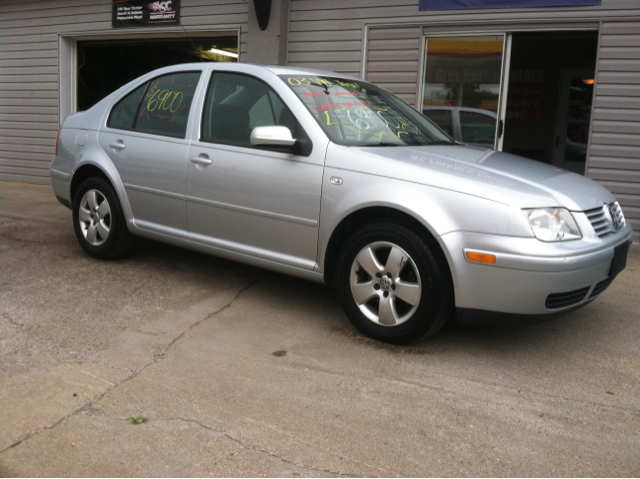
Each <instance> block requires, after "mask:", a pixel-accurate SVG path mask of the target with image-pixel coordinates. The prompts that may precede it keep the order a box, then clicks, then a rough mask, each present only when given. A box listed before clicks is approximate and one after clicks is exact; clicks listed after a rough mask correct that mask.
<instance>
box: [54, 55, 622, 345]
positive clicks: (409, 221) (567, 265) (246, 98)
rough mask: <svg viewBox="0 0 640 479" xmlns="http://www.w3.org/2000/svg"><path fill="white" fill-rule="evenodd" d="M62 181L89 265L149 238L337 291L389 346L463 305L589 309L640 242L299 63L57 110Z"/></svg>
mask: <svg viewBox="0 0 640 479" xmlns="http://www.w3.org/2000/svg"><path fill="white" fill-rule="evenodd" d="M51 179H52V185H53V189H54V192H55V195H56V196H57V197H58V199H59V200H60V202H62V203H63V204H65V205H66V206H68V207H69V208H71V209H72V211H73V225H74V228H75V232H76V235H77V238H78V241H79V242H80V244H81V245H82V247H83V248H84V250H85V251H86V252H87V253H88V254H89V255H91V256H93V257H95V258H100V259H111V258H116V257H119V256H121V255H123V254H125V253H126V252H127V250H128V248H129V246H130V244H131V240H132V236H141V237H146V238H151V239H154V240H158V241H164V242H167V243H171V244H175V245H180V246H184V247H187V248H191V249H195V250H198V251H202V252H205V253H210V254H214V255H218V256H221V257H224V258H229V259H233V260H237V261H243V262H246V263H249V264H252V265H255V266H259V267H263V268H268V269H271V270H275V271H279V272H282V273H287V274H291V275H295V276H298V277H301V278H305V279H309V280H313V281H318V282H325V283H327V284H329V285H331V286H333V287H335V289H336V291H337V293H338V295H339V297H340V299H341V301H342V303H343V305H344V309H345V312H346V314H347V316H348V318H349V319H350V320H351V322H352V323H353V324H354V326H355V327H356V328H357V329H358V330H360V331H361V332H362V333H364V334H366V335H368V336H370V337H372V338H375V339H378V340H381V341H386V342H391V343H406V342H410V341H413V340H416V339H418V338H420V337H422V336H425V335H431V334H434V333H435V332H437V331H438V330H439V329H440V327H441V326H442V325H443V324H444V322H445V321H446V320H447V319H448V318H449V317H450V316H452V314H453V312H454V311H455V313H456V318H457V320H458V321H459V322H462V323H465V324H470V323H501V322H523V321H527V320H532V319H533V320H539V319H541V318H542V319H545V318H548V317H551V316H552V315H554V314H556V313H561V312H566V311H569V310H571V309H574V308H577V307H579V306H583V305H585V304H586V303H588V302H590V301H591V300H593V299H594V298H595V297H596V296H597V295H598V294H600V293H601V292H602V291H604V289H605V288H606V287H607V286H609V284H610V283H611V281H612V280H613V279H614V278H615V276H616V275H617V274H618V273H619V272H620V271H621V270H622V269H623V268H624V267H625V262H626V256H627V251H628V249H629V245H630V243H631V240H632V231H631V227H630V226H629V225H628V224H627V223H626V222H625V219H624V216H623V214H622V210H621V209H620V206H619V204H618V203H617V202H616V199H615V198H614V197H613V195H611V193H610V192H609V191H607V190H606V189H605V188H603V187H602V186H600V185H599V184H597V183H595V182H593V181H591V180H589V179H587V178H585V177H582V176H579V175H576V174H573V173H570V172H568V171H566V170H562V169H559V168H555V167H553V166H550V165H546V164H542V163H538V162H535V161H531V160H527V159H524V158H520V157H517V156H513V155H509V154H505V153H500V152H496V151H493V150H489V149H485V148H480V147H472V146H465V145H461V144H459V143H456V142H455V141H454V140H452V139H451V138H450V137H448V136H447V135H446V134H445V133H443V132H442V131H441V130H440V129H439V128H438V127H437V126H435V125H434V124H433V123H431V122H430V121H429V120H427V119H426V118H425V117H424V116H422V115H421V114H419V113H418V112H416V111H415V110H414V109H413V108H411V107H410V106H409V105H407V104H406V103H404V102H403V101H402V100H400V99H398V98H397V97H395V96H393V95H392V94H390V93H389V92H387V91H385V90H384V89H382V88H379V87H377V86H375V85H372V84H370V83H367V82H365V81H361V80H359V79H357V78H351V77H345V76H342V75H339V74H336V73H330V72H323V71H314V70H306V69H298V68H289V67H276V66H273V67H271V66H256V65H247V64H222V63H211V64H187V65H179V66H174V67H167V68H164V69H160V70H156V71H154V72H151V73H148V74H146V75H144V76H142V77H140V78H139V79H137V80H134V81H132V82H131V83H129V84H127V85H125V86H124V87H122V88H120V89H119V90H118V91H116V92H114V93H113V94H111V95H109V96H108V97H106V98H105V99H104V100H102V101H100V102H99V103H98V104H96V105H95V106H94V107H92V108H91V109H89V110H88V111H85V112H82V113H77V114H75V115H72V116H70V117H68V118H67V119H66V120H65V121H64V123H63V125H62V128H61V129H60V132H59V134H58V142H57V147H56V155H55V157H54V159H53V162H52V164H51Z"/></svg>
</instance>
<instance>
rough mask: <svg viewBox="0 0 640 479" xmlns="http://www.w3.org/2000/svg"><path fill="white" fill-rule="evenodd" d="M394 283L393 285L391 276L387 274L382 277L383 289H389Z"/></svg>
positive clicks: (381, 287)
mask: <svg viewBox="0 0 640 479" xmlns="http://www.w3.org/2000/svg"><path fill="white" fill-rule="evenodd" d="M392 285H393V281H391V278H388V277H386V276H383V277H382V278H380V289H381V290H382V291H389V290H390V289H391V286H392Z"/></svg>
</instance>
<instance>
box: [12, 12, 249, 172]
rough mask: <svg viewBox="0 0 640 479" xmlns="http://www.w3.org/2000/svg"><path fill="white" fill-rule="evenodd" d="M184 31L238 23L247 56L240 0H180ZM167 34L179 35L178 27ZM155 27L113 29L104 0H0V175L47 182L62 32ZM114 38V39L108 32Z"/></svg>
mask: <svg viewBox="0 0 640 479" xmlns="http://www.w3.org/2000/svg"><path fill="white" fill-rule="evenodd" d="M180 16H181V23H182V25H183V26H184V27H185V29H187V30H188V31H194V32H203V31H207V30H209V31H216V30H222V29H229V28H230V27H232V28H238V29H239V31H240V61H243V60H244V57H246V55H247V32H248V23H249V1H248V0H215V2H213V1H211V0H184V1H183V2H182V8H181V12H180ZM172 30H174V31H175V33H174V35H176V36H182V37H184V35H185V34H184V31H183V30H182V29H181V28H176V27H173V28H172ZM154 31H155V32H156V33H157V32H158V30H157V29H155V28H144V29H135V30H133V29H113V28H112V26H111V1H110V0H102V1H101V2H96V1H95V0H2V1H1V2H0V179H2V180H7V181H23V182H28V183H39V184H49V170H48V169H49V164H50V163H51V159H52V158H53V155H54V152H55V143H56V135H57V133H58V127H59V124H60V120H61V119H60V98H59V72H60V65H59V64H58V58H59V54H58V48H59V36H60V35H66V34H78V35H80V36H81V35H94V34H99V33H104V34H113V33H117V34H138V33H144V34H153V32H154ZM114 39H115V37H114Z"/></svg>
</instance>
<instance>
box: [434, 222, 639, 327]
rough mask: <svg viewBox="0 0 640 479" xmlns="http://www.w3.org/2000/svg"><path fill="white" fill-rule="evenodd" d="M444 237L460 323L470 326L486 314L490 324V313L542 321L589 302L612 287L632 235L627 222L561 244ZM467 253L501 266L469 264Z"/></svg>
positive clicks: (469, 235)
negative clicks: (620, 252)
mask: <svg viewBox="0 0 640 479" xmlns="http://www.w3.org/2000/svg"><path fill="white" fill-rule="evenodd" d="M441 238H442V241H443V242H444V244H445V248H446V251H447V256H448V260H449V264H450V267H451V274H452V279H453V283H454V289H455V299H456V308H457V310H458V316H459V318H458V320H459V321H460V322H463V323H467V324H469V323H472V322H476V321H473V320H472V317H480V316H483V317H484V318H483V319H482V320H481V321H477V322H482V323H487V322H491V321H488V320H487V319H488V318H490V316H491V315H490V314H488V313H502V314H498V315H496V314H494V316H495V317H496V320H498V319H499V317H501V318H502V319H500V320H499V321H496V322H499V323H504V322H514V320H515V321H518V319H517V318H513V317H511V316H513V315H516V316H518V317H520V319H521V320H524V319H530V320H539V319H545V317H547V316H549V317H552V316H555V315H558V313H564V312H567V311H570V310H573V309H575V308H577V307H580V306H583V305H585V304H587V303H588V302H589V301H591V300H592V299H594V298H595V297H596V296H597V295H598V294H600V293H601V292H602V291H604V289H606V287H607V286H608V285H609V284H610V282H611V280H612V278H609V274H610V272H611V271H612V261H613V258H614V250H615V248H616V247H618V246H620V245H624V244H625V243H629V244H630V243H631V242H632V240H633V232H632V230H631V227H630V226H629V225H628V224H627V225H625V226H624V227H623V228H621V229H620V230H619V231H618V232H616V233H615V234H611V235H607V236H605V237H603V238H596V239H591V240H577V241H567V242H561V243H543V242H541V241H539V240H537V239H535V238H514V237H504V236H494V235H486V234H478V233H464V232H456V233H450V234H447V235H444V236H442V237H441ZM466 250H473V251H479V252H483V253H489V254H493V255H495V256H496V263H495V264H493V265H489V264H483V263H477V262H472V261H469V260H468V259H467V258H466V255H465V251H466ZM617 262H619V260H617ZM481 313H482V314H481ZM507 316H509V317H507ZM527 317H528V318H527ZM505 320H506V321H505Z"/></svg>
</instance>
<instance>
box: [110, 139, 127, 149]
mask: <svg viewBox="0 0 640 479" xmlns="http://www.w3.org/2000/svg"><path fill="white" fill-rule="evenodd" d="M109 146H110V147H111V148H113V149H114V150H124V149H125V148H126V147H125V146H124V143H122V141H121V140H118V141H117V142H115V143H109Z"/></svg>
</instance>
